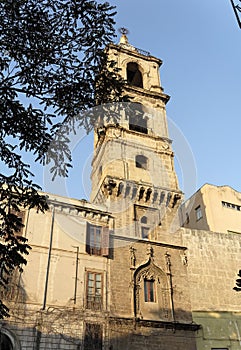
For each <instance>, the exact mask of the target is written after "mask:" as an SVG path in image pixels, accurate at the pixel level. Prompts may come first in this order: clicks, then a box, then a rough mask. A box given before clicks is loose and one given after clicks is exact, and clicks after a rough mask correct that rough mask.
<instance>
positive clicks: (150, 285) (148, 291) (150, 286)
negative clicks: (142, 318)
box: [144, 279, 155, 303]
mask: <svg viewBox="0 0 241 350" xmlns="http://www.w3.org/2000/svg"><path fill="white" fill-rule="evenodd" d="M144 293H145V302H149V303H154V302H155V281H154V280H148V279H145V280H144Z"/></svg>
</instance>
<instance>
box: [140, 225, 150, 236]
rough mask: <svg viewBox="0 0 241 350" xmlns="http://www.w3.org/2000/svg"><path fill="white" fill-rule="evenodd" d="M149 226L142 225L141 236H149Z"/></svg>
mask: <svg viewBox="0 0 241 350" xmlns="http://www.w3.org/2000/svg"><path fill="white" fill-rule="evenodd" d="M148 233H149V227H145V226H142V227H141V237H142V238H148Z"/></svg>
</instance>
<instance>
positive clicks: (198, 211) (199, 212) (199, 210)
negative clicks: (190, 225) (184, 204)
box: [195, 205, 203, 220]
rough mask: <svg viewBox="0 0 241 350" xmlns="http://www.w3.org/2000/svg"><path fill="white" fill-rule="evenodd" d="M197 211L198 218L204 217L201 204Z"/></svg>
mask: <svg viewBox="0 0 241 350" xmlns="http://www.w3.org/2000/svg"><path fill="white" fill-rule="evenodd" d="M195 212H196V219H197V220H200V219H201V218H202V217H203V215H202V209H201V207H200V205H199V206H198V207H197V208H196V209H195Z"/></svg>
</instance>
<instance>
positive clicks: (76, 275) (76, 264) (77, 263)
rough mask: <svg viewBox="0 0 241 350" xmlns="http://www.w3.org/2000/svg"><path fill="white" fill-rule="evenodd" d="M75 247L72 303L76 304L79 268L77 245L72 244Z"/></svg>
mask: <svg viewBox="0 0 241 350" xmlns="http://www.w3.org/2000/svg"><path fill="white" fill-rule="evenodd" d="M74 248H76V262H75V283H74V298H73V300H74V304H76V298H77V285H78V268H79V247H76V246H74Z"/></svg>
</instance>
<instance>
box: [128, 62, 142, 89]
mask: <svg viewBox="0 0 241 350" xmlns="http://www.w3.org/2000/svg"><path fill="white" fill-rule="evenodd" d="M126 73H127V82H128V84H130V85H132V86H136V87H140V88H143V80H142V74H141V72H140V70H139V66H138V64H137V63H135V62H129V63H128V64H127V72H126Z"/></svg>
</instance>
